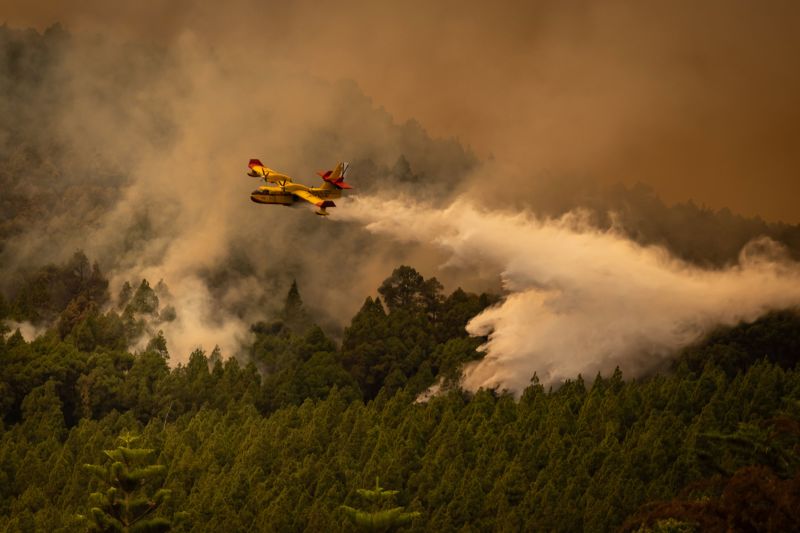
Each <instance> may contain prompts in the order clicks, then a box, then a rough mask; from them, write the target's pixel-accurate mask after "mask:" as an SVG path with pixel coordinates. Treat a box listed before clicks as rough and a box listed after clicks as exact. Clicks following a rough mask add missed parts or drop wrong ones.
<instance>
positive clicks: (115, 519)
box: [80, 432, 183, 533]
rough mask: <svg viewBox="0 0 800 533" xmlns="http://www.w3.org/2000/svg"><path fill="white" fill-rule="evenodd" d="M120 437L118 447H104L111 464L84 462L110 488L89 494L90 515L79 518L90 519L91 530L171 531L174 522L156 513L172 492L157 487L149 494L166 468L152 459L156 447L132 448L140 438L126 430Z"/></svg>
mask: <svg viewBox="0 0 800 533" xmlns="http://www.w3.org/2000/svg"><path fill="white" fill-rule="evenodd" d="M119 440H120V441H121V443H122V444H121V445H120V446H118V447H117V449H115V450H105V454H106V455H107V456H108V457H109V458H110V459H111V463H110V464H108V465H105V466H103V465H94V464H86V465H84V468H85V469H86V470H87V471H88V472H89V473H90V474H92V475H93V476H94V477H96V478H97V479H99V480H100V481H101V482H102V483H103V484H104V485H106V486H107V487H108V489H107V490H106V491H105V492H93V493H92V494H91V495H90V496H89V500H90V502H91V503H92V504H93V505H94V506H93V507H92V508H91V510H90V514H89V516H88V517H84V516H80V518H82V519H84V520H86V521H88V522H89V530H90V531H103V532H112V531H113V532H124V533H128V532H134V531H136V532H156V531H169V530H170V529H172V522H171V521H170V520H168V519H166V518H164V517H155V516H154V514H155V513H156V511H157V510H158V508H159V507H160V506H161V505H162V504H163V503H164V502H165V501H166V499H167V498H168V497H169V495H170V492H171V491H169V490H167V489H163V488H158V489H157V490H156V491H155V493H153V494H152V496H151V495H150V494H149V492H150V490H152V489H153V488H155V487H158V486H160V485H161V484H162V483H163V478H164V475H165V474H166V470H167V467H166V466H164V465H158V464H153V463H151V462H150V456H151V455H152V454H153V452H154V451H155V450H153V449H149V448H132V447H131V445H132V444H133V443H134V442H135V441H136V440H138V437H137V436H136V435H134V434H132V433H129V432H124V433H123V434H122V435H120V437H119ZM182 514H183V513H176V517H175V518H178V519H179V518H182ZM178 515H181V516H178Z"/></svg>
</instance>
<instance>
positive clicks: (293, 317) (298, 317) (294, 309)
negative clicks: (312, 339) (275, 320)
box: [280, 280, 309, 333]
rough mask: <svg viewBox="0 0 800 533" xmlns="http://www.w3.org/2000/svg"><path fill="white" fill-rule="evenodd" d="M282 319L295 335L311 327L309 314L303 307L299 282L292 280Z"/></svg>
mask: <svg viewBox="0 0 800 533" xmlns="http://www.w3.org/2000/svg"><path fill="white" fill-rule="evenodd" d="M280 318H281V320H283V322H284V324H286V326H287V327H288V328H289V329H290V330H292V331H293V332H295V333H301V332H302V330H303V329H305V328H306V327H307V326H308V325H309V320H308V314H307V313H306V310H305V308H304V307H303V299H302V298H300V290H299V289H298V288H297V280H292V286H291V287H290V288H289V292H288V293H287V294H286V301H285V302H284V304H283V311H282V312H281V316H280Z"/></svg>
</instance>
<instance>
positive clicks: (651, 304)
mask: <svg viewBox="0 0 800 533" xmlns="http://www.w3.org/2000/svg"><path fill="white" fill-rule="evenodd" d="M340 216H341V217H342V218H346V219H348V220H354V221H358V222H360V223H362V224H365V225H366V228H367V229H368V230H369V231H372V232H374V233H379V234H386V235H389V236H391V237H393V238H395V239H397V240H400V241H404V242H423V243H430V244H433V245H435V246H437V247H440V248H441V249H443V250H445V251H446V252H447V253H448V254H449V260H448V261H447V263H446V264H445V265H444V266H450V265H458V266H461V267H468V266H471V267H474V268H481V269H495V271H496V272H497V273H498V274H499V275H500V276H501V279H502V283H503V287H504V289H505V290H506V291H507V296H506V298H505V299H504V300H503V301H502V303H500V304H499V305H497V306H495V307H492V308H490V309H487V310H486V311H484V312H483V313H481V314H480V315H478V316H476V317H475V318H473V319H472V321H471V322H470V323H469V324H468V326H467V330H468V331H469V333H471V334H472V335H478V336H484V335H488V341H487V342H486V344H485V345H484V346H483V349H484V350H485V351H486V357H485V358H484V359H483V360H481V361H479V362H477V363H474V364H472V365H471V366H469V367H467V368H466V369H465V371H464V379H463V385H464V386H465V387H466V388H468V389H471V390H475V389H478V388H480V387H500V388H503V389H509V390H512V391H517V392H519V391H521V390H522V389H523V388H524V387H525V386H526V385H527V384H528V383H529V380H530V379H531V377H532V376H533V374H534V373H536V374H537V375H538V377H539V379H540V380H541V382H543V383H544V384H549V385H553V384H558V383H559V382H562V381H563V380H565V379H567V378H574V377H575V376H576V375H578V374H582V375H583V376H586V377H591V376H594V375H595V374H596V373H597V372H600V373H602V374H608V373H610V372H612V371H613V370H614V368H615V367H617V366H619V367H620V369H621V370H622V371H623V372H624V373H625V375H627V376H631V377H635V376H641V375H643V374H645V373H647V372H649V371H652V370H653V369H656V368H658V367H659V366H660V365H662V364H663V363H664V361H665V360H666V359H667V358H669V357H670V355H671V354H673V353H674V352H675V350H677V349H679V348H681V347H683V346H686V345H687V344H689V343H692V342H693V341H696V340H697V339H698V338H699V337H700V336H701V335H703V334H704V333H705V332H707V331H709V329H710V328H712V327H714V326H716V325H720V324H735V323H737V322H739V321H742V320H753V319H755V318H756V317H758V316H759V315H761V314H762V313H764V312H765V311H767V310H770V309H775V308H785V307H789V306H794V305H797V304H800V264H798V263H796V262H793V261H791V260H790V259H788V258H787V256H786V255H785V253H784V250H783V249H782V247H781V246H780V245H778V244H777V243H775V242H774V241H771V240H769V239H766V238H762V239H757V240H754V241H753V242H751V243H750V244H748V245H747V246H746V247H745V248H744V249H742V251H741V253H740V256H739V261H738V263H737V264H736V265H734V266H730V267H728V268H724V269H718V270H707V269H702V268H699V267H697V266H694V265H691V264H688V263H686V262H683V261H680V260H678V259H676V258H674V257H673V256H671V255H670V254H669V253H668V252H667V251H666V250H665V249H664V248H661V247H657V246H642V245H640V244H637V243H635V242H633V241H631V240H630V239H629V238H627V237H625V236H623V235H622V234H621V233H619V232H617V231H615V230H614V229H613V228H612V229H610V230H600V229H597V228H595V227H593V226H591V225H590V224H589V223H588V222H587V217H586V213H582V212H581V211H573V212H570V213H568V214H566V215H564V216H562V217H560V218H556V219H544V218H538V217H537V216H536V215H535V214H533V213H530V212H505V211H500V210H486V209H480V208H479V207H476V206H475V205H474V204H473V203H471V202H469V201H467V200H464V199H459V200H457V201H455V202H454V203H452V204H451V205H450V206H448V207H447V208H445V209H435V208H431V207H428V206H426V205H424V204H419V203H415V202H413V201H410V200H384V199H379V198H374V197H373V198H368V197H361V198H358V199H354V200H352V201H350V202H349V203H348V205H347V206H346V208H345V209H343V210H342V213H341V215H340Z"/></svg>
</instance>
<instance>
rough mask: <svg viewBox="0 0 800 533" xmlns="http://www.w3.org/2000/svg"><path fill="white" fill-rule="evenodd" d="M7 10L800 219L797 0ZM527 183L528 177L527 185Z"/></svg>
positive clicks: (604, 178)
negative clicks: (351, 92)
mask: <svg viewBox="0 0 800 533" xmlns="http://www.w3.org/2000/svg"><path fill="white" fill-rule="evenodd" d="M0 13H1V14H0V21H2V20H3V19H5V21H6V22H7V23H8V24H9V25H10V26H14V27H25V26H32V27H36V28H39V29H43V28H45V27H47V26H49V25H50V24H52V23H54V22H56V21H60V22H61V23H62V24H63V25H64V26H65V27H66V28H67V29H69V30H70V31H73V32H84V31H86V32H102V33H114V34H117V35H120V36H121V37H124V38H126V39H136V40H153V41H156V42H159V43H161V44H169V43H170V42H172V41H173V40H174V39H176V38H179V37H180V36H181V35H184V34H186V33H187V32H188V33H193V34H194V35H195V36H197V37H199V38H200V39H202V40H204V41H206V42H207V44H208V46H209V48H210V50H211V51H212V52H213V53H217V54H220V55H223V56H224V55H225V54H236V55H237V57H248V58H251V60H252V70H251V71H249V72H241V73H240V75H241V76H243V77H250V78H252V83H253V84H254V86H257V84H258V83H259V72H260V71H262V70H263V69H269V68H270V66H271V65H274V64H281V65H283V66H286V65H290V66H291V67H292V68H296V69H299V70H306V71H309V72H311V73H313V74H315V75H317V76H320V77H325V78H331V79H338V78H352V79H354V80H355V81H356V82H357V83H358V84H359V86H360V87H361V88H362V89H363V90H364V92H365V93H366V94H367V95H369V96H370V97H371V98H372V99H373V101H374V103H375V105H376V106H383V107H385V108H386V109H387V110H388V111H389V112H390V113H391V114H392V115H393V116H394V117H395V119H396V120H397V121H405V120H407V119H409V118H415V119H416V120H418V121H419V122H420V123H421V124H422V125H423V126H424V127H425V128H426V129H427V130H428V131H429V132H430V133H431V134H433V135H435V136H446V137H457V138H458V139H460V140H461V141H462V142H464V143H465V144H467V145H469V146H471V147H472V148H473V149H474V150H475V151H476V153H477V154H478V155H479V156H487V155H489V154H492V155H494V156H495V157H496V158H497V159H498V160H500V159H502V160H503V161H507V162H509V164H510V165H512V166H516V167H518V168H519V169H523V170H521V171H520V173H519V175H522V176H525V178H524V179H530V180H535V179H537V177H541V176H549V177H550V178H551V179H553V178H554V179H559V177H561V176H563V177H565V178H575V177H579V178H587V179H592V180H600V181H601V182H604V183H613V182H618V181H623V182H626V183H633V182H636V181H642V182H645V183H648V184H650V185H652V186H653V187H654V188H655V189H656V190H657V191H658V192H659V194H660V195H661V196H662V197H663V198H664V199H665V200H667V201H668V202H675V201H684V200H687V199H693V200H694V201H696V202H697V203H703V204H706V205H709V206H711V207H714V208H719V207H725V206H727V207H730V208H731V209H733V210H734V211H735V212H739V213H742V214H745V215H756V214H758V215H761V216H763V217H765V218H767V219H769V220H784V221H787V222H793V223H797V222H800V210H799V209H798V208H797V198H798V196H799V195H800V69H798V68H797V65H798V57H800V3H797V2H792V1H786V2H780V1H768V2H751V1H741V0H727V1H723V0H719V1H706V2H696V1H691V2H690V1H663V2H659V1H656V2H637V1H617V2H590V1H574V2H557V1H545V2H541V1H528V2H493V3H491V5H490V4H489V3H483V2H482V3H474V5H473V4H472V3H469V2H456V1H452V2H449V1H445V2H417V1H411V2H336V3H335V4H334V3H328V4H324V5H323V4H322V3H319V2H310V1H301V2H291V3H289V2H271V1H264V2H256V1H250V0H235V1H232V2H224V3H223V2H220V3H214V4H213V5H212V4H211V3H208V2H203V3H201V2H197V3H195V2H189V1H185V0H184V1H181V0H172V1H167V0H139V1H130V2H105V1H101V0H83V1H80V0H71V1H70V0H65V1H61V2H54V1H49V2H47V1H37V0H29V1H25V2H22V1H8V0H0ZM513 185H514V186H516V187H519V186H524V183H514V184H513Z"/></svg>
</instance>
